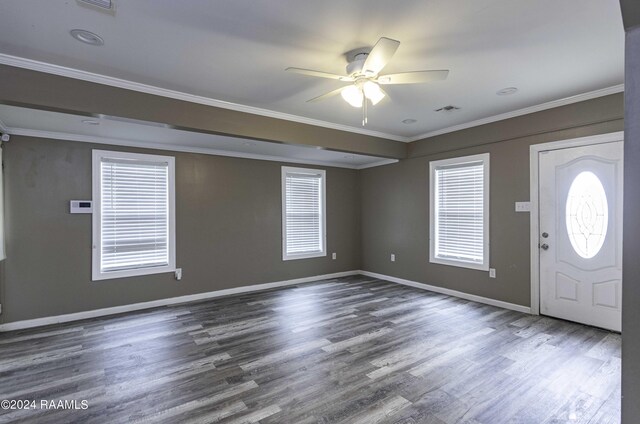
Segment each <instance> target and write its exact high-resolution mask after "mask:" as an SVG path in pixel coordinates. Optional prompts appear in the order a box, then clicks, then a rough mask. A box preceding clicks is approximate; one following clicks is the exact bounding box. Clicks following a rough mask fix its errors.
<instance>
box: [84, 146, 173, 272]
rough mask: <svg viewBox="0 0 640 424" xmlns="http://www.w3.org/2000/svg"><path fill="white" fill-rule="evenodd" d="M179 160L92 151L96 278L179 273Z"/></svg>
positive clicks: (168, 157) (94, 266) (94, 269)
mask: <svg viewBox="0 0 640 424" xmlns="http://www.w3.org/2000/svg"><path fill="white" fill-rule="evenodd" d="M174 181H175V163H174V158H173V157H170V156H157V155H143V154H137V153H126V152H111V151H104V150H94V151H93V202H94V208H93V211H94V212H93V272H92V273H93V280H104V279H109V278H119V277H131V276H134V275H147V274H157V273H161V272H173V271H175V262H176V260H175V254H176V252H175V185H174V184H175V183H174Z"/></svg>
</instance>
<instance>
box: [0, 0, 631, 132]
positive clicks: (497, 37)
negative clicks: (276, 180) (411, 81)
mask: <svg viewBox="0 0 640 424" xmlns="http://www.w3.org/2000/svg"><path fill="white" fill-rule="evenodd" d="M115 4H116V12H115V16H111V15H109V14H106V13H101V12H96V11H95V10H92V9H90V8H87V7H81V6H79V5H78V4H77V3H76V1H73V0H47V1H36V0H13V1H3V2H0V17H1V18H0V19H1V21H2V23H1V25H0V53H4V54H7V55H12V56H19V57H23V58H28V59H33V60H37V61H42V62H47V63H51V64H56V65H60V66H65V67H70V68H74V69H80V70H84V71H88V72H93V73H97V74H101V75H106V76H111V77H115V78H121V79H125V80H129V81H134V82H138V83H143V84H148V85H152V86H157V87H162V88H166V89H170V90H176V91H180V92H185V93H190V94H195V95H199V96H205V97H208V98H213V99H218V100H222V101H227V102H233V103H238V104H242V105H248V106H253V107H258V108H264V109H267V110H271V111H277V112H283V113H288V114H293V115H298V116H303V117H309V118H314V119H318V120H322V121H327V122H331V123H334V124H340V125H347V126H351V127H353V129H354V130H358V129H361V127H360V120H361V115H360V114H361V112H360V110H359V109H354V108H352V107H351V106H349V105H347V104H346V103H345V102H344V101H343V100H342V99H341V98H340V97H339V96H338V97H334V98H331V99H329V100H326V101H324V102H319V103H306V100H307V99H310V98H312V97H315V96H318V95H320V94H322V93H324V92H327V91H330V90H332V89H335V88H337V87H339V86H340V84H341V83H340V82H337V81H334V80H321V79H315V78H309V77H305V76H301V75H296V74H289V73H285V72H284V69H285V68H286V67H288V66H295V67H302V68H311V69H318V70H323V71H328V72H334V73H343V72H344V67H345V65H346V59H345V57H344V53H345V52H347V51H349V50H352V49H355V48H359V47H363V46H371V45H373V44H374V43H375V42H376V41H377V40H378V38H379V37H381V36H386V37H390V38H393V39H397V40H400V41H401V43H402V44H401V45H400V48H399V49H398V51H397V53H396V55H395V56H394V58H393V60H392V62H391V63H390V64H389V65H388V66H387V68H385V72H383V73H393V72H401V71H411V70H421V69H450V70H451V72H450V75H449V78H448V80H446V81H444V82H437V83H431V84H425V85H420V86H415V85H414V86H388V87H387V89H388V90H387V91H388V93H389V95H390V97H391V99H385V100H384V101H383V102H382V103H380V104H379V105H378V106H376V107H374V108H371V109H370V111H369V125H368V126H367V128H368V129H369V130H375V131H380V132H383V133H387V134H392V135H395V136H402V137H412V136H416V135H419V134H423V133H427V132H431V131H436V130H439V129H442V128H447V127H451V126H455V125H460V124H464V123H467V122H471V121H475V120H479V119H482V118H486V117H489V116H494V115H498V114H502V113H506V112H509V111H514V110H518V109H522V108H526V107H530V106H533V105H538V104H541V103H546V102H549V101H553V100H557V99H562V98H566V97H570V96H574V95H578V94H581V93H586V92H591V91H594V90H599V89H603V88H607V87H611V86H615V85H618V84H621V83H622V82H623V76H624V75H623V70H624V64H623V61H624V32H623V27H622V18H621V16H620V6H619V2H618V1H617V0H482V1H479V0H397V1H378V0H348V1H345V0H341V1H336V0H322V1H314V2H312V1H299V0H234V1H225V2H222V1H217V2H211V1H207V0H189V1H174V0H136V1H123V0H115ZM73 28H82V29H87V30H90V31H93V32H95V33H97V34H99V35H100V36H102V37H103V38H104V40H105V45H104V46H101V47H92V46H88V45H84V44H81V43H79V42H78V41H76V40H74V39H72V38H71V37H70V36H69V30H71V29H73ZM510 86H515V87H518V88H519V91H518V93H517V94H515V95H512V96H496V94H495V93H496V91H498V90H499V89H502V88H504V87H510ZM449 104H453V105H456V106H459V107H461V108H462V109H461V110H460V111H457V112H455V113H450V114H441V113H440V114H439V113H436V112H434V109H437V108H439V107H442V106H446V105H449ZM406 118H413V119H417V120H418V122H417V123H415V124H412V125H406V124H402V123H401V121H402V120H403V119H406Z"/></svg>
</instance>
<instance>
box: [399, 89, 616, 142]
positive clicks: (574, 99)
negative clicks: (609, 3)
mask: <svg viewBox="0 0 640 424" xmlns="http://www.w3.org/2000/svg"><path fill="white" fill-rule="evenodd" d="M622 92H624V84H618V85H614V86H612V87H607V88H602V89H600V90H594V91H589V92H588V93H582V94H578V95H575V96H571V97H565V98H564V99H559V100H552V101H550V102H546V103H541V104H539V105H535V106H529V107H525V108H523V109H518V110H514V111H511V112H506V113H501V114H499V115H493V116H489V117H487V118H482V119H477V120H475V121H471V122H466V123H464V124H460V125H454V126H451V127H447V128H442V129H439V130H435V131H429V132H426V133H424V134H420V135H416V136H413V137H407V138H406V140H405V141H406V142H409V143H410V142H413V141H418V140H422V139H424V138H429V137H435V136H437V135H442V134H447V133H451V132H454V131H460V130H465V129H467V128H472V127H477V126H480V125H485V124H490V123H492V122H498V121H504V120H505V119H509V118H515V117H517V116H522V115H528V114H530V113H535V112H540V111H543V110H547V109H553V108H554V107H560V106H566V105H570V104H572V103H578V102H583V101H585V100H591V99H595V98H598V97H604V96H608V95H610V94H616V93H622Z"/></svg>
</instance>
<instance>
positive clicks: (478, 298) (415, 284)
mask: <svg viewBox="0 0 640 424" xmlns="http://www.w3.org/2000/svg"><path fill="white" fill-rule="evenodd" d="M358 273H359V274H362V275H366V276H367V277H374V278H379V279H381V280H386V281H391V282H392V283H398V284H403V285H405V286H410V287H415V288H418V289H422V290H429V291H432V292H436V293H441V294H446V295H448V296H454V297H459V298H461V299H465V300H472V301H474V302H478V303H484V304H487V305H491V306H497V307H499V308H504V309H510V310H512V311H518V312H523V313H525V314H531V308H530V307H528V306H522V305H516V304H515V303H509V302H503V301H501V300H495V299H490V298H488V297H482V296H476V295H475V294H469V293H464V292H460V291H457V290H451V289H445V288H443V287H438V286H432V285H430V284H424V283H418V282H417V281H411V280H405V279H404V278H398V277H392V276H390V275H383V274H378V273H375V272H369V271H358Z"/></svg>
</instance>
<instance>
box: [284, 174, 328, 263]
mask: <svg viewBox="0 0 640 424" xmlns="http://www.w3.org/2000/svg"><path fill="white" fill-rule="evenodd" d="M325 198H326V197H325V171H323V170H319V169H305V168H290V167H287V166H283V167H282V259H283V260H285V261H287V260H290V259H302V258H315V257H318V256H326V255H327V252H326V248H325V246H326V213H325V211H326V202H325Z"/></svg>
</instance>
